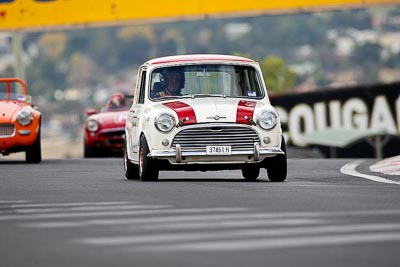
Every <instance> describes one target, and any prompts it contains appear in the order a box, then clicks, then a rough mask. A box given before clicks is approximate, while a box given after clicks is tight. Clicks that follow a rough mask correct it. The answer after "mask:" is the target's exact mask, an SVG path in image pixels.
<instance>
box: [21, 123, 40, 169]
mask: <svg viewBox="0 0 400 267" xmlns="http://www.w3.org/2000/svg"><path fill="white" fill-rule="evenodd" d="M40 128H41V124H39V132H38V135H37V137H36V140H35V143H33V145H31V146H29V147H28V149H27V150H26V151H25V161H26V162H27V163H40V162H41V161H42V145H41V136H40V132H41V130H40Z"/></svg>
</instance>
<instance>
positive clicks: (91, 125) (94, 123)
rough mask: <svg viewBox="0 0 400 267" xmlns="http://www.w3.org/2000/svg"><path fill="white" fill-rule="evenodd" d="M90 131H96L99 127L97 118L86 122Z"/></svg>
mask: <svg viewBox="0 0 400 267" xmlns="http://www.w3.org/2000/svg"><path fill="white" fill-rule="evenodd" d="M86 127H87V129H88V130H89V132H96V131H97V130H98V129H99V123H98V122H97V121H95V120H90V121H88V122H87V123H86Z"/></svg>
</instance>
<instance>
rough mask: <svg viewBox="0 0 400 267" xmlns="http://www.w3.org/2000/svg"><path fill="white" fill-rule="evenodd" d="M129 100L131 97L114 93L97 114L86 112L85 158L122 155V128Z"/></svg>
mask: <svg viewBox="0 0 400 267" xmlns="http://www.w3.org/2000/svg"><path fill="white" fill-rule="evenodd" d="M131 99H132V96H127V95H124V94H122V93H115V94H113V95H111V97H110V99H109V100H108V101H107V103H106V105H105V107H104V108H102V110H101V111H100V112H99V113H96V111H95V110H94V109H88V110H87V111H86V114H87V115H88V118H87V119H86V122H85V136H84V157H85V158H94V157H106V156H114V155H122V148H123V144H124V134H125V131H124V127H125V121H126V117H127V114H128V110H129V108H130V104H131Z"/></svg>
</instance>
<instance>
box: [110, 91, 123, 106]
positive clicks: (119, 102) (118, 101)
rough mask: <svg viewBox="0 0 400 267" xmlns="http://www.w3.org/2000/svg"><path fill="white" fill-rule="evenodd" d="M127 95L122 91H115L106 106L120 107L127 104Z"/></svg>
mask: <svg viewBox="0 0 400 267" xmlns="http://www.w3.org/2000/svg"><path fill="white" fill-rule="evenodd" d="M125 104H126V103H125V96H124V94H122V93H115V94H112V95H111V96H110V99H109V100H108V102H107V104H106V107H107V108H119V107H123V106H125Z"/></svg>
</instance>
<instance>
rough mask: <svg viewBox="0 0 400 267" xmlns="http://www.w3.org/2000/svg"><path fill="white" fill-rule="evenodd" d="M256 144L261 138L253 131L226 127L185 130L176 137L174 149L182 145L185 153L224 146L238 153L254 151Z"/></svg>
mask: <svg viewBox="0 0 400 267" xmlns="http://www.w3.org/2000/svg"><path fill="white" fill-rule="evenodd" d="M254 143H260V138H259V137H258V135H257V133H256V132H255V131H254V130H253V129H251V128H249V127H241V126H226V125H224V126H211V127H210V126H208V127H195V128H188V129H184V130H182V131H180V132H179V133H177V134H176V135H175V137H174V139H173V140H172V147H176V145H177V144H180V145H181V148H182V150H183V151H205V149H206V146H207V145H224V146H231V148H232V151H238V150H245V149H246V150H248V149H254Z"/></svg>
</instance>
